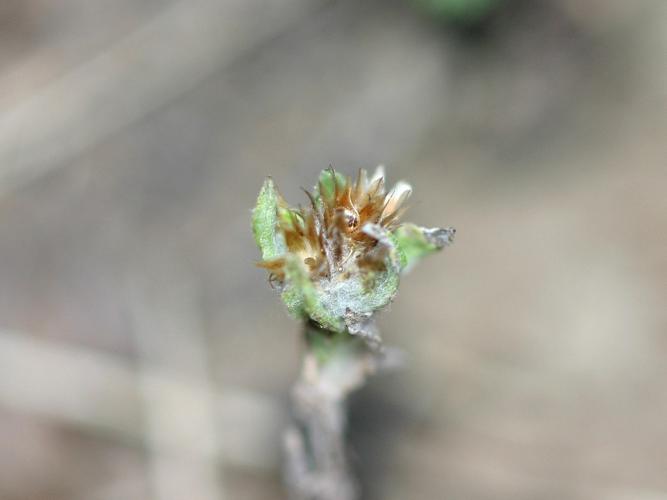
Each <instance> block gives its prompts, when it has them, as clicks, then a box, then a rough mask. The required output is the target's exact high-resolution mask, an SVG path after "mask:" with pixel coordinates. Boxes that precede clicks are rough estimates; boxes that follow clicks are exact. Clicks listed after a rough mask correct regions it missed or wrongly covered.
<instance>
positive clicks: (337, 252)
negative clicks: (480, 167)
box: [259, 167, 411, 282]
mask: <svg viewBox="0 0 667 500" xmlns="http://www.w3.org/2000/svg"><path fill="white" fill-rule="evenodd" d="M410 193H411V188H410V186H409V185H408V184H407V183H405V182H399V183H398V184H396V186H395V187H394V188H393V189H392V190H390V191H389V192H387V191H386V189H385V179H384V171H383V169H382V168H381V167H380V168H378V170H377V171H376V173H375V174H374V175H373V176H372V177H371V178H370V179H369V178H368V174H367V173H366V171H365V170H363V169H360V170H359V172H358V174H357V177H356V179H355V180H354V181H353V180H352V179H351V178H350V177H345V176H342V175H341V174H339V173H337V172H335V171H334V170H333V168H330V169H329V170H326V171H325V172H324V173H323V175H322V177H321V178H320V182H319V183H318V185H317V186H316V188H315V191H314V192H313V193H310V192H308V191H306V194H307V196H308V199H309V206H307V207H305V208H304V207H298V208H290V207H289V205H288V204H287V202H286V201H285V200H284V198H283V197H282V196H281V195H278V207H277V211H278V226H279V227H278V229H279V231H280V232H281V233H282V235H283V237H284V239H285V244H286V246H287V250H288V253H289V254H292V255H295V256H297V257H298V258H299V259H300V260H301V261H302V262H303V263H304V264H305V265H306V266H307V268H308V270H309V272H310V276H311V279H313V280H319V279H332V278H333V277H335V276H342V277H343V278H344V277H345V276H346V275H347V274H349V273H353V272H364V271H368V270H381V269H383V268H384V265H385V260H386V252H387V251H388V247H387V245H384V244H383V243H382V239H383V237H382V235H386V234H387V232H389V231H391V230H392V229H394V228H395V227H396V226H397V225H398V220H399V218H400V217H401V215H402V214H403V212H404V211H405V209H406V207H405V206H404V203H405V201H406V200H407V198H408V197H409V196H410ZM286 259H287V256H286V255H285V256H281V257H278V258H275V259H271V260H266V261H264V262H261V263H259V266H261V267H263V268H265V269H267V270H269V271H270V272H271V278H272V280H277V281H278V282H282V281H283V280H284V277H285V273H284V267H285V264H286Z"/></svg>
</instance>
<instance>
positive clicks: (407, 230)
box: [393, 224, 455, 272]
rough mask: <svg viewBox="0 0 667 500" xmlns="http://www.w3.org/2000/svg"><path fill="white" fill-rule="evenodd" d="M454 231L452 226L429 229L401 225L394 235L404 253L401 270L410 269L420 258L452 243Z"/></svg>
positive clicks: (400, 250) (401, 251)
mask: <svg viewBox="0 0 667 500" xmlns="http://www.w3.org/2000/svg"><path fill="white" fill-rule="evenodd" d="M454 233H455V230H454V229H452V228H445V229H441V228H433V229H427V228H423V227H419V226H416V225H414V224H402V225H401V226H399V227H398V228H397V229H396V230H394V232H393V236H394V240H395V241H396V245H397V247H398V249H399V253H401V254H402V259H401V260H402V262H401V271H402V272H407V271H409V270H410V269H412V267H413V266H414V265H415V264H416V263H417V262H418V261H419V260H421V259H423V258H424V257H426V256H427V255H430V254H432V253H434V252H437V251H438V250H441V249H442V248H443V247H444V246H445V245H448V244H449V243H451V241H452V239H453V237H454Z"/></svg>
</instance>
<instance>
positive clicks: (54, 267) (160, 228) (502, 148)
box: [0, 0, 667, 500]
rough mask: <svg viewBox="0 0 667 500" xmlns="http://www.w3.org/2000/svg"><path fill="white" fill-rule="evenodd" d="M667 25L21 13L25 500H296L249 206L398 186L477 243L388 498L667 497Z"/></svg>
mask: <svg viewBox="0 0 667 500" xmlns="http://www.w3.org/2000/svg"><path fill="white" fill-rule="evenodd" d="M666 56H667V2H665V1H664V0H637V1H632V2H629V1H626V0H382V1H380V0H336V1H332V0H224V1H223V0H159V1H158V0H141V1H137V0H59V1H52V0H2V1H1V2H0V441H1V442H2V447H0V499H2V500H61V499H62V500H128V499H147V500H183V499H186V498H192V499H198V500H221V499H233V500H263V499H266V500H269V499H284V498H285V494H284V492H283V489H282V486H281V479H280V433H281V430H282V428H283V426H284V425H285V422H286V421H287V419H288V415H289V408H288V399H287V394H288V391H289V387H290V384H291V383H292V381H293V380H294V378H295V377H296V374H297V370H298V363H299V359H300V348H301V345H300V338H299V325H298V324H297V323H295V322H294V321H292V320H290V319H289V318H288V317H287V315H286V314H285V311H284V310H283V307H282V305H281V302H280V300H279V299H278V297H277V296H276V294H275V292H274V291H272V290H271V288H270V287H269V285H268V283H267V278H266V275H265V273H264V271H262V270H260V269H257V268H255V267H254V261H255V260H256V259H257V258H258V251H257V250H256V248H255V245H254V242H253V240H252V236H251V231H250V225H249V224H250V223H249V218H250V209H251V207H252V206H253V205H254V202H255V198H256V195H257V193H258V191H259V188H260V185H261V183H262V180H263V178H264V177H265V176H266V175H272V176H273V177H274V179H275V180H276V181H277V183H278V185H279V186H280V187H281V190H282V192H283V194H284V195H285V196H286V198H287V199H288V200H290V201H291V202H292V203H303V202H305V196H304V194H303V193H302V192H301V191H300V187H301V186H303V187H311V186H312V185H313V184H314V182H315V179H316V177H317V174H318V172H319V171H320V170H321V169H323V168H326V167H327V166H329V165H332V166H334V167H335V168H336V169H338V170H340V171H342V172H346V173H350V174H353V173H355V172H356V170H357V169H358V168H359V167H366V168H370V169H372V168H374V167H375V166H376V165H377V164H380V163H382V164H385V165H386V166H387V171H388V177H389V181H390V182H392V183H393V182H395V181H397V180H399V179H408V180H409V181H411V183H412V184H413V186H414V195H413V197H412V199H411V200H412V201H411V209H410V211H409V212H408V215H407V216H406V219H407V220H411V221H414V222H417V223H419V224H422V225H427V226H435V225H452V226H455V227H456V228H457V229H458V233H457V241H456V243H455V245H454V246H452V247H450V248H448V249H446V250H445V251H444V253H443V254H440V255H437V256H435V257H431V258H430V259H429V260H427V261H425V262H424V263H423V264H422V265H421V266H419V267H418V268H417V269H415V271H414V272H413V273H412V274H411V275H409V276H407V277H406V278H405V279H404V280H403V283H402V288H401V293H400V295H399V297H398V299H397V300H396V301H395V303H394V304H393V305H392V306H391V310H390V311H389V312H388V313H385V314H384V315H383V316H382V318H381V326H382V329H383V334H384V337H385V340H386V342H387V343H389V344H391V345H394V346H397V347H400V348H402V349H403V350H404V351H405V352H406V354H407V358H408V364H407V366H406V367H405V368H404V369H403V370H402V371H400V372H397V373H394V374H391V375H387V376H383V377H377V378H376V379H374V380H373V382H372V383H371V384H370V386H369V387H367V388H366V389H364V390H363V391H361V392H360V393H358V394H357V395H356V396H355V397H354V399H353V401H352V402H351V417H350V433H351V440H352V442H353V451H354V457H353V461H354V467H355V469H356V470H357V471H358V473H359V475H360V478H361V482H362V484H363V487H364V499H371V500H379V499H386V500H405V499H424V500H428V499H441V498H444V499H451V500H498V499H501V500H503V499H507V500H524V499H525V500H533V499H540V500H542V499H544V500H550V499H553V500H564V499H567V500H569V499H575V500H590V499H603V500H660V499H662V500H665V499H667V363H666V359H667V307H666V305H667V304H666V302H667V300H666V299H667V196H666V194H665V192H666V191H665V187H666V183H667V58H666Z"/></svg>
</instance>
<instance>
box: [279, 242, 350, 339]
mask: <svg viewBox="0 0 667 500" xmlns="http://www.w3.org/2000/svg"><path fill="white" fill-rule="evenodd" d="M285 278H286V287H285V290H284V291H283V294H282V299H283V302H284V303H285V306H286V307H287V310H288V311H289V312H290V314H292V315H293V316H295V317H297V318H298V317H304V316H307V317H309V318H310V319H312V320H313V321H315V322H317V323H318V324H320V325H321V326H322V327H324V328H326V329H328V330H331V331H334V332H342V331H344V330H345V326H344V323H343V318H342V316H341V317H339V316H337V315H336V314H335V313H334V312H333V311H332V310H331V309H330V308H328V307H326V305H325V304H324V303H323V300H322V298H323V295H322V293H321V290H320V289H319V287H317V286H316V285H315V284H314V283H313V282H312V281H311V279H310V276H309V275H308V271H307V269H306V267H305V266H304V265H303V264H302V263H301V261H300V259H299V258H298V257H297V256H295V255H288V256H287V261H286V263H285Z"/></svg>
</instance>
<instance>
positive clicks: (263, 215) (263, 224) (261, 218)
mask: <svg viewBox="0 0 667 500" xmlns="http://www.w3.org/2000/svg"><path fill="white" fill-rule="evenodd" d="M278 200H279V194H278V191H277V190H276V186H275V184H274V183H273V179H271V178H267V179H266V180H265V181H264V185H263V186H262V190H261V191H260V192H259V196H258V197H257V205H256V206H255V209H254V210H253V212H252V231H253V234H254V236H255V241H256V242H257V246H258V247H259V249H260V250H261V251H262V259H264V260H269V259H274V258H276V257H279V256H281V255H283V254H284V253H285V252H286V251H287V246H286V245H285V238H284V236H283V234H282V232H280V231H279V230H278Z"/></svg>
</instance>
